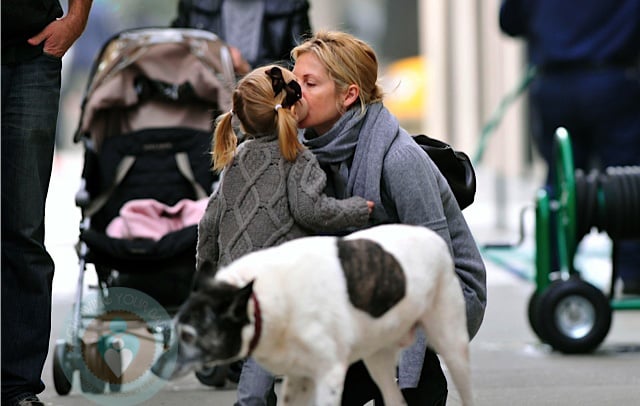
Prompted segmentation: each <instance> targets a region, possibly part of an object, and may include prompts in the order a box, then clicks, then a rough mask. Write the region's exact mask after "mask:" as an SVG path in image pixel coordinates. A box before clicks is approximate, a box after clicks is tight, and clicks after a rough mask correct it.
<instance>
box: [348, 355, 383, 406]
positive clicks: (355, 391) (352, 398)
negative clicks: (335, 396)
mask: <svg viewBox="0 0 640 406" xmlns="http://www.w3.org/2000/svg"><path fill="white" fill-rule="evenodd" d="M371 399H374V400H375V404H376V405H381V404H382V394H381V393H380V390H379V389H378V386H377V385H376V384H375V382H373V379H371V376H370V375H369V371H368V370H367V367H366V366H365V365H364V363H363V362H362V361H358V362H355V363H353V364H351V366H350V367H349V369H348V370H347V375H346V377H345V380H344V389H343V391H342V406H362V405H364V404H365V403H367V402H368V401H370V400H371Z"/></svg>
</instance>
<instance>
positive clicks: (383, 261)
mask: <svg viewBox="0 0 640 406" xmlns="http://www.w3.org/2000/svg"><path fill="white" fill-rule="evenodd" d="M338 257H339V258H340V263H341V264H342V270H343V271H344V275H345V278H346V280H347V291H348V292H349V300H351V303H352V304H353V306H354V307H355V308H357V309H360V310H362V311H365V312H367V313H369V314H370V315H371V316H373V317H380V316H382V315H383V314H384V313H385V312H387V311H388V310H389V309H391V308H392V307H393V306H394V305H395V304H396V303H398V302H399V301H400V300H401V299H402V298H403V297H404V295H405V291H406V278H405V275H404V272H403V271H402V267H401V266H400V264H399V263H398V261H397V260H396V259H395V257H394V256H393V255H391V254H390V253H388V252H387V251H385V250H384V249H383V248H382V247H381V246H380V245H379V244H377V243H375V242H373V241H371V240H365V239H359V240H344V239H339V240H338Z"/></svg>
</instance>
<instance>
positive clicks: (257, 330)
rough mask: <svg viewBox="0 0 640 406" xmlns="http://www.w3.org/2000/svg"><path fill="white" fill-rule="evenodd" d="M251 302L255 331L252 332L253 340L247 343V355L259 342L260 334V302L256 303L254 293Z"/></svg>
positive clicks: (256, 299)
mask: <svg viewBox="0 0 640 406" xmlns="http://www.w3.org/2000/svg"><path fill="white" fill-rule="evenodd" d="M251 300H252V301H253V317H254V319H255V324H254V326H255V331H254V332H253V338H252V339H251V342H250V343H249V354H248V355H251V353H252V352H253V350H254V349H255V348H256V346H257V345H258V341H260V333H261V332H262V315H261V314H260V302H258V298H257V297H256V294H255V293H251Z"/></svg>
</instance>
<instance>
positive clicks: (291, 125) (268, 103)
mask: <svg viewBox="0 0 640 406" xmlns="http://www.w3.org/2000/svg"><path fill="white" fill-rule="evenodd" d="M274 67H277V68H279V69H280V70H281V72H282V76H283V78H284V80H285V81H286V82H290V81H294V80H295V76H294V75H293V73H291V72H290V71H289V70H287V69H285V68H282V67H279V66H277V65H269V66H265V67H260V68H257V69H254V70H253V71H251V72H250V73H248V74H247V75H246V76H244V77H243V78H242V79H241V80H240V82H238V85H237V86H236V89H235V91H234V92H233V98H232V103H233V109H232V111H230V112H228V113H225V114H223V115H222V116H220V118H219V119H218V123H217V125H216V129H215V131H214V134H213V145H212V148H211V149H212V163H213V169H214V170H216V171H221V170H222V169H223V168H224V167H225V166H227V165H228V164H229V163H230V162H231V161H232V160H233V157H234V155H235V151H236V147H237V137H236V134H235V131H234V130H233V126H232V124H231V120H232V118H233V116H234V115H235V116H237V117H238V120H239V121H240V126H241V129H242V131H243V132H244V133H245V134H246V135H247V137H249V138H251V137H254V138H256V137H260V136H263V135H268V134H273V133H276V134H278V142H279V145H280V152H281V153H282V155H283V156H284V158H285V159H286V160H288V161H294V160H295V159H296V157H297V156H298V153H299V152H300V151H302V149H303V146H302V144H301V143H300V141H299V140H298V127H297V120H296V116H295V114H294V113H295V111H294V110H292V109H294V108H295V105H293V106H291V107H278V108H276V106H277V105H282V104H283V102H284V100H285V97H286V92H285V91H280V92H278V93H277V94H275V95H274V93H275V92H274V89H273V86H272V82H271V78H270V77H269V75H268V74H267V72H269V71H270V70H271V69H272V68H274Z"/></svg>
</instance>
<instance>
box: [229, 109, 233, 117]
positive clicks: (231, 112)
mask: <svg viewBox="0 0 640 406" xmlns="http://www.w3.org/2000/svg"><path fill="white" fill-rule="evenodd" d="M229 114H231V116H232V117H233V109H231V110H229Z"/></svg>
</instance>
